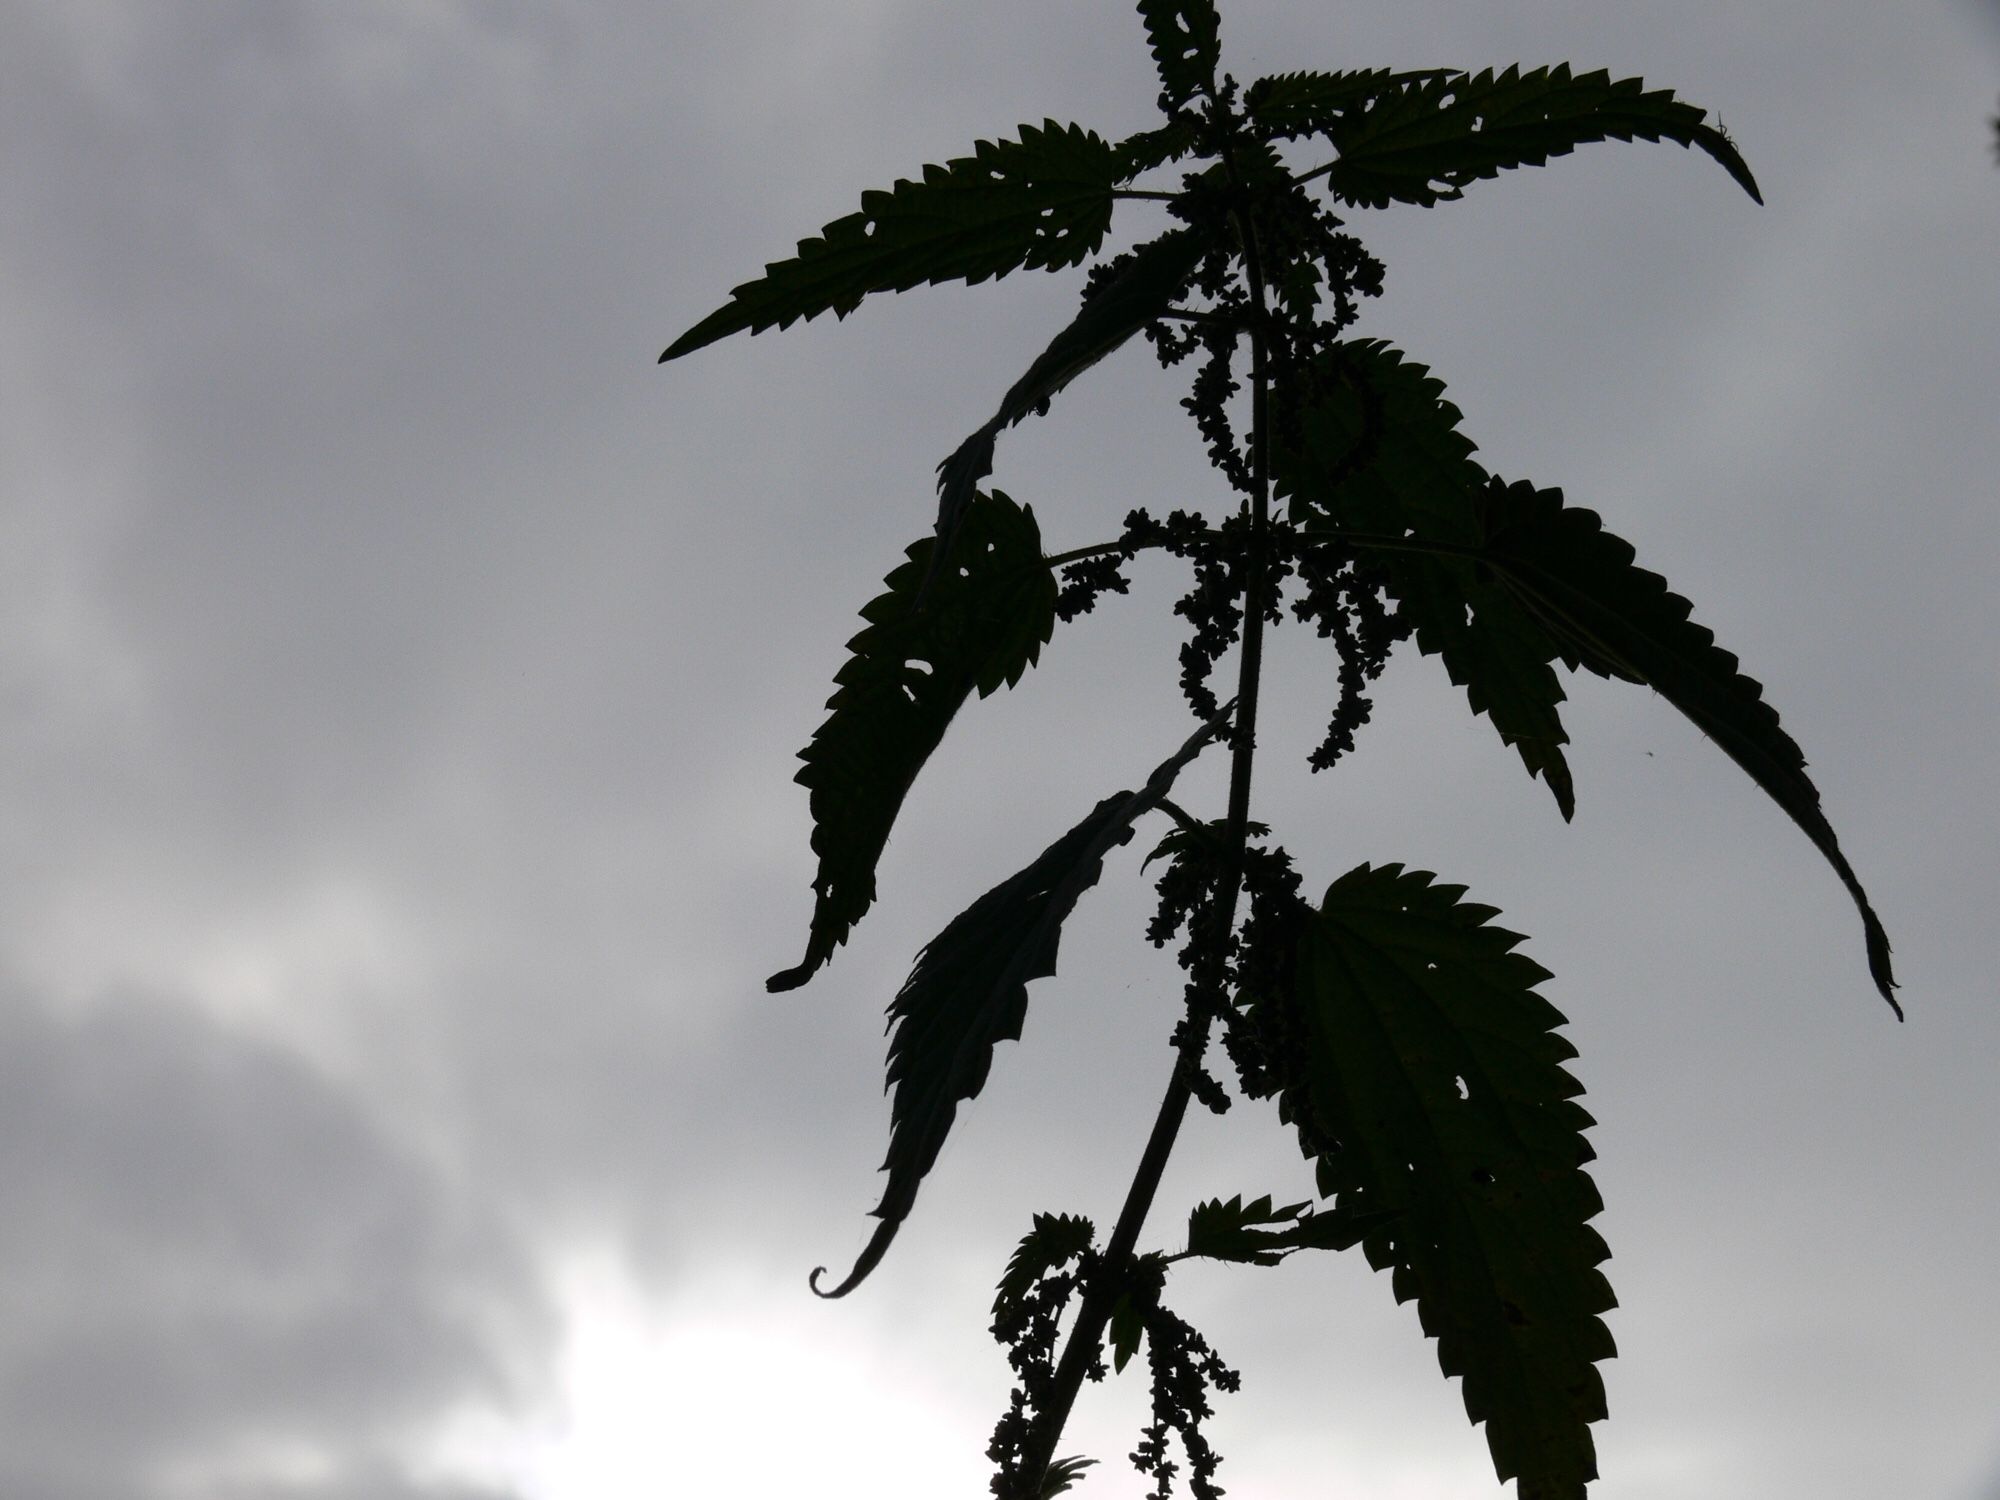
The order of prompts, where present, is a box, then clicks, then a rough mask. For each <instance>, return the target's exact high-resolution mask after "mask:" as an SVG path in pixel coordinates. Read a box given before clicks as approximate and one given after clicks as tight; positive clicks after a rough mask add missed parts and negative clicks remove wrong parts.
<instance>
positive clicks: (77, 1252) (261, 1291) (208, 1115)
mask: <svg viewBox="0 0 2000 1500" xmlns="http://www.w3.org/2000/svg"><path fill="white" fill-rule="evenodd" d="M0 1201H5V1203H6V1204H7V1213H6V1216H5V1218H4V1219H0V1300H4V1306H5V1314H4V1316H0V1455H4V1456H0V1488H4V1489H6V1491H7V1492H8V1493H10V1494H19V1495H36V1496H42V1495H57V1494H60V1495H76V1496H79V1497H81V1496H87V1495H101V1496H104V1497H106V1500H109V1497H112V1496H134V1497H138V1496H149V1495H154V1494H166V1493H168V1492H169V1489H170V1487H171V1486H172V1484H173V1483H174V1482H175V1476H176V1475H177V1474H178V1475H180V1476H182V1480H181V1482H185V1477H186V1476H187V1475H189V1474H195V1475H201V1474H204V1473H206V1474H208V1475H209V1476H210V1481H211V1482H212V1483H213V1484H214V1485H215V1486H216V1492H223V1491H224V1490H226V1487H227V1483H228V1482H230V1481H233V1480H235V1479H237V1478H243V1479H246V1480H247V1479H249V1478H252V1477H254V1476H255V1474H256V1471H257V1465H258V1463H259V1460H260V1458H264V1459H265V1460H266V1461H268V1456H269V1455H271V1454H278V1455H284V1454H287V1453H292V1454H296V1453H300V1452H303V1453H305V1454H307V1455H309V1456H310V1457H311V1459H312V1461H313V1462H314V1463H315V1464H316V1465H321V1466H324V1467H325V1468H326V1469H329V1470H330V1471H331V1472H332V1473H334V1474H336V1475H338V1474H341V1473H344V1472H345V1471H346V1470H347V1469H349V1468H350V1467H351V1466H353V1465H355V1464H357V1463H359V1464H361V1465H363V1466H364V1467H365V1466H367V1465H376V1466H378V1467H379V1466H381V1465H382V1463H383V1462H384V1459H385V1457H386V1456H388V1455H392V1454H393V1453H394V1452H395V1451H396V1450H397V1448H398V1446H399V1445H400V1444H404V1443H407V1442H409V1441H410V1440H411V1439H412V1438H413V1437H420V1436H421V1434H422V1433H423V1432H424V1431H425V1430H426V1428H428V1427H431V1426H433V1425H435V1424H437V1423H439V1422H441V1421H442V1420H443V1419H445V1418H446V1417H448V1416H450V1415H451V1414H452V1413H453V1412H454V1411H455V1410H458V1409H462V1408H469V1407H481V1408H491V1407H494V1406H499V1407H503V1408H504V1407H506V1406H508V1405H509V1404H510V1403H513V1402H516V1401H518V1400H521V1399H523V1398H525V1397H527V1396H529V1395H530V1394H531V1392H530V1391H529V1390H528V1389H526V1388H525V1387H524V1383H523V1369H522V1366H521V1365H520V1363H519V1360H520V1358H521V1357H522V1355H523V1354H524V1353H527V1352H529V1351H532V1350H533V1349H534V1348H536V1347H538V1335H539V1333H540V1332H541V1329H542V1319H543V1312H542V1307H541V1304H540V1302H539V1298H538V1293H537V1291H536V1289H535V1287H534V1284H533V1282H532V1280H531V1278H530V1277H529V1275H528V1267H527V1265H526V1263H525V1261H524V1260H523V1259H522V1257H521V1254H520V1251H519V1248H518V1247H517V1246H516V1245H515V1244H514V1243H513V1242H512V1241H511V1239H510V1238H509V1237H508V1236H507V1235H506V1234H505V1233H504V1232H503V1230H502V1229H501V1228H500V1226H499V1225H498V1224H497V1223H496V1222H495V1221H494V1220H492V1219H491V1218H489V1217H486V1216H484V1215H482V1214H481V1213H480V1212H479V1211H478V1209H477V1207H476V1206H475V1205H474V1204H473V1203H471V1202H469V1201H468V1200H467V1199H466V1198H465V1196H464V1195H463V1194H462V1193H460V1192H458V1191H455V1190H454V1189H453V1187H452V1186H451V1184H450V1182H449V1181H448V1180H447V1179H446V1178H444V1177H442V1176H441V1175H440V1174H438V1173H437V1172H436V1171H434V1170H432V1169H430V1168H428V1167H426V1166H425V1165H424V1164H423V1163H422V1162H421V1161H419V1160H418V1159H416V1158H415V1157H414V1156H412V1155H411V1154H410V1153H409V1152H408V1151H407V1150H406V1149H405V1148H403V1147H401V1146H399V1145H397V1144H396V1143H395V1142H394V1141H392V1140H391V1139H389V1138H387V1137H385V1136H384V1135H383V1134H382V1132H381V1131H380V1130H378V1129H377V1128H376V1127H374V1126H373V1125H372V1124H371V1123H370V1122H369V1121H368V1120H366V1119H365V1118H363V1117H362V1116H361V1115H359V1114H358V1113H357V1112H356V1110H355V1108H354V1106H353V1105H352V1104H351V1103H350V1102H349V1101H348V1100H347V1099H346V1098H344V1097H343V1095H342V1093H341V1092H340V1091H339V1090H338V1089H337V1088H335V1087H334V1086H332V1085H330V1084H329V1083H327V1082H326V1081H324V1080H323V1079H321V1078H320V1077H318V1076H317V1075H316V1074H315V1073H313V1072H312V1071H311V1070H310V1069H308V1068H307V1067H305V1066H304V1065H302V1064H301V1063H299V1062H298V1061H297V1060H295V1059H293V1058H290V1057H287V1056H285V1055H283V1054H281V1053H279V1052H277V1051H275V1050H273V1049H270V1048H268V1047H263V1046H260V1045H258V1044H257V1043H255V1042H253V1041H250V1040H248V1039H245V1038H243V1037H240V1036H234V1035H231V1034H229V1033H228V1032H226V1031H224V1030H222V1029H220V1028H218V1027H216V1026H215V1025H213V1024H212V1023H210V1022H207V1021H205V1020H203V1019H201V1018H200V1017H198V1016H196V1015H194V1014H192V1013H189V1012H186V1011H181V1010H177V1009H173V1008H169V1007H168V1006H166V1005H164V1004H162V1003H160V1002H158V1001H149V1002H140V1001H124V1002H113V1003H110V1004H107V1005H106V1006H104V1007H103V1008H101V1009H97V1010H94V1011H92V1012H91V1013H89V1014H87V1015H85V1016H82V1017H79V1018H76V1019H71V1020H58V1019H53V1018H51V1017H49V1016H47V1015H46V1014H44V1013H43V1012H41V1011H40V1010H39V1009H38V1008H37V1007H36V1006H35V1005H34V1004H33V1003H32V1001H30V1000H29V999H28V998H27V997H25V996H23V995H21V994H20V993H19V992H18V990H15V991H12V992H10V993H9V994H8V995H7V996H6V1003H5V1004H4V1005H0ZM232 1459H235V1460H237V1462H239V1463H243V1464H245V1465H247V1466H248V1468H249V1471H250V1472H249V1473H248V1474H243V1475H236V1474H232V1473H231V1472H230V1471H231V1468H232V1467H234V1465H233V1464H232V1462H231V1460H232ZM335 1492H336V1490H333V1489H330V1490H329V1491H328V1493H329V1494H331V1493H335ZM314 1493H317V1492H316V1491H315V1492H314ZM357 1493H358V1491H357Z"/></svg>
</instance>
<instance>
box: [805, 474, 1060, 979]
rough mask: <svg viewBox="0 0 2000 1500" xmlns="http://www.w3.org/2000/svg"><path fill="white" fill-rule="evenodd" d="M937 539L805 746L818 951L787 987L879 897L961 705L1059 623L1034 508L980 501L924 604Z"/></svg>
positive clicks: (854, 653)
mask: <svg viewBox="0 0 2000 1500" xmlns="http://www.w3.org/2000/svg"><path fill="white" fill-rule="evenodd" d="M934 546H935V541H934V539H932V538H929V537H926V538H924V539H923V540H922V541H919V542H916V543H914V544H912V545H911V547H910V548H909V550H908V553H907V554H906V557H907V560H906V561H905V562H904V563H903V564H902V565H901V566H900V567H898V568H897V569H896V570H895V571H894V572H892V573H890V575H889V577H888V580H887V582H888V588H887V590H886V592H884V593H881V594H878V595H877V596H876V597H875V598H874V599H872V600H871V601H869V603H868V605H867V606H866V607H865V608H864V609H863V610H862V611H861V617H862V618H863V619H864V620H866V621H867V622H868V625H867V628H866V629H864V630H863V631H862V632H861V633H860V634H859V635H857V636H855V637H854V639H853V640H851V641H849V642H848V643H847V644H848V651H849V652H850V655H849V657H848V659H847V661H846V663H845V664H844V665H843V666H842V667H841V668H840V670H839V672H837V673H836V674H835V675H834V684H835V686H834V693H833V696H832V697H831V698H829V699H827V704H826V706H827V708H828V709H829V710H831V712H830V713H829V714H828V715H827V718H826V722H825V723H823V724H821V725H820V727H819V730H818V732H817V733H816V734H814V735H813V738H812V743H810V744H809V745H807V746H806V748H805V749H804V750H802V751H800V752H799V759H801V760H802V761H804V762H805V764H804V766H803V767H802V768H801V769H800V770H799V773H798V777H797V780H798V781H799V782H800V783H801V784H802V785H803V786H805V787H806V788H807V789H808V790H809V791H810V792H811V794H812V799H811V800H812V819H813V834H812V847H813V852H814V853H815V854H816V855H818V857H819V868H818V873H817V874H816V875H815V877H814V879H813V893H814V900H813V916H812V929H811V932H810V934H809V936H808V939H807V943H806V953H805V957H804V958H803V959H801V960H800V961H799V963H798V964H797V965H796V966H794V967H792V968H790V969H786V970H784V971H782V972H780V973H778V974H774V975H772V976H771V978H770V980H769V982H768V983H769V987H770V988H771V989H773V990H789V989H796V988H797V987H798V986H800V985H802V984H804V983H805V982H806V981H807V980H808V979H810V978H811V977H812V976H813V974H814V973H815V972H816V971H817V970H818V969H819V968H820V966H821V965H822V964H824V963H825V962H826V961H827V960H828V959H829V958H831V957H832V956H833V951H834V949H835V948H837V947H838V946H839V945H840V944H841V943H843V942H845V941H846V940H847V934H848V932H849V930H850V929H851V928H852V927H853V926H854V924H855V923H856V922H858V921H860V920H861V917H862V914H863V913H865V912H866V911H867V910H868V908H869V907H870V906H871V905H873V904H874V901H875V866H876V862H877V861H878V860H879V859H880V858H881V855H882V848H883V845H884V844H886V843H887V842H888V838H889V830H890V828H891V827H893V826H894V824H895V821H896V814H897V812H898V811H900V810H901V808H902V805H903V798H904V796H905V794H907V793H908V791H909V789H910V785H911V783H912V782H914V781H915V780H916V777H917V773H918V772H919V771H920V770H922V769H923V765H924V762H925V761H926V760H928V759H929V758H930V755H931V752H932V751H933V750H935V749H936V748H937V747H938V745H939V743H940V742H941V741H942V740H943V739H944V732H945V729H946V727H947V726H949V725H950V723H951V720H952V717H953V716H954V715H955V714H956V713H957V712H958V709H959V705H961V704H962V703H964V702H965V700H966V698H967V696H968V695H970V694H971V693H972V692H973V691H975V690H977V692H978V693H979V695H980V696H981V697H982V698H983V697H985V696H987V695H988V694H990V693H992V692H994V691H995V690H997V689H998V688H999V687H1001V686H1002V685H1003V684H1004V685H1007V686H1010V687H1011V686H1012V685H1013V684H1014V683H1016V682H1018V681H1019V680H1020V678H1021V674H1022V673H1023V672H1025V671H1026V670H1027V669H1028V668H1029V667H1030V666H1032V665H1034V663H1035V661H1036V660H1037V659H1038V658H1039V656H1040V654H1041V648H1042V645H1043V643H1044V642H1046V641H1047V640H1048V639H1049V636H1050V633H1051V632H1052V631H1053V630H1054V629H1055V600H1056V584H1055V579H1054V578H1053V577H1052V576H1051V574H1050V573H1049V570H1048V568H1047V567H1046V566H1044V564H1043V561H1042V538H1041V532H1040V530H1039V529H1038V528H1037V527H1036V525H1035V517H1034V512H1033V511H1032V510H1029V509H1028V508H1027V507H1025V506H1019V505H1016V504H1015V503H1014V502H1013V501H1012V500H1010V499H1008V498H1007V496H1005V495H1004V494H1001V493H999V492H998V491H996V492H994V493H993V494H991V495H982V496H980V497H979V498H978V499H977V500H975V501H974V503H973V505H972V507H971V509H970V511H969V512H968V514H967V516H966V520H965V537H964V542H963V545H962V546H961V548H960V550H959V558H958V565H957V566H956V567H954V568H951V569H947V570H945V571H944V573H943V574H942V575H941V576H940V577H939V578H938V579H937V580H936V583H935V586H934V587H933V588H932V589H931V591H930V595H929V597H928V598H927V599H926V600H924V602H923V605H922V607H921V608H919V607H918V598H917V596H918V593H919V591H920V589H921V588H922V585H923V582H924V580H925V579H926V578H927V577H928V576H929V573H930V558H931V549H932V548H933V547H934Z"/></svg>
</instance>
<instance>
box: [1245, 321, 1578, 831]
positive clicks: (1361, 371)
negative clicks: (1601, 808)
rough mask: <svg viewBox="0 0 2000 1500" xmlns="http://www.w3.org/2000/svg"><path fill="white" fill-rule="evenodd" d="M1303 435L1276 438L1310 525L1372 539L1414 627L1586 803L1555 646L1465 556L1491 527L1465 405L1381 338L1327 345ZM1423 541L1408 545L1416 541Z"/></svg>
mask: <svg viewBox="0 0 2000 1500" xmlns="http://www.w3.org/2000/svg"><path fill="white" fill-rule="evenodd" d="M1307 388H1308V390H1309V391H1310V392H1311V396H1310V399H1309V402H1308V404H1307V406H1306V409H1305V412H1304V414H1303V419H1302V421H1301V422H1300V424H1299V436H1298V442H1297V446H1296V447H1292V446H1289V445H1286V444H1283V443H1280V444H1277V445H1275V447H1274V454H1275V458H1276V474H1277V483H1278V489H1279V493H1280V494H1284V495H1289V496H1290V498H1291V514H1292V519H1293V520H1294V521H1296V522H1298V523H1299V524H1301V525H1303V526H1305V527H1306V528H1307V529H1308V530H1309V531H1313V532H1323V531H1326V530H1329V529H1331V530H1334V531H1337V532H1348V533H1359V534H1361V535H1363V536H1367V537H1371V538H1373V539H1374V541H1373V545H1372V548H1371V560H1373V561H1375V562H1377V563H1378V564H1379V565H1380V566H1381V567H1382V568H1383V570H1384V571H1385V572H1386V573H1387V574H1388V578H1389V589H1390V592H1391V594H1392V595H1393V596H1394V597H1395V598H1396V600H1397V602H1398V605H1399V606H1400V609H1401V611H1402V613H1403V615H1404V617H1405V618H1407V619H1409V620H1410V622H1411V624H1412V626H1413V627H1414V630H1415V635H1416V641H1417V647H1418V649H1419V650H1421V651H1422V652H1424V653H1425V654H1426V655H1432V656H1436V657H1437V658H1438V659H1439V660H1440V661H1442V662H1443V664H1444V668H1445V670H1446V672H1448V673H1449V674H1450V676H1451V680H1452V681H1453V682H1454V683H1456V684H1458V685H1459V686H1460V687H1462V688H1464V689H1465V691H1466V697H1467V699H1468V700H1469V701H1470V703H1471V705H1472V710H1473V712H1474V713H1483V714H1485V715H1486V716H1487V717H1488V718H1489V719H1490V720H1491V721H1492V723H1493V727H1494V728H1495V729H1496V730H1498V731H1499V734H1500V738H1501V741H1502V742H1503V743H1505V744H1508V745H1511V746H1513V747H1514V749H1515V751H1516V752H1517V753H1518V754H1519V755H1520V757H1521V761H1522V763H1523V764H1524V765H1525V766H1526V767H1527V768H1528V773H1529V774H1530V775H1532V776H1539V777H1541V778H1542V779H1543V780H1544V781H1545V782H1546V783H1547V784H1548V788H1549V790H1550V791H1551V792H1552V793H1554V795H1555V799H1556V806H1557V807H1558V808H1559V809H1561V811H1562V815H1563V816H1564V817H1565V818H1568V817H1570V816H1571V815H1572V814H1573V813H1574V812H1575V810H1576V793H1575V790H1574V788H1573V786H1572V784H1571V780H1570V772H1569V763H1568V761H1567V760H1566V759H1565V758H1564V756H1563V750H1562V747H1563V745H1564V744H1566V743H1567V742H1568V738H1569V737H1568V735H1567V734H1566V733H1565V732H1564V730H1563V726H1562V719H1561V717H1560V716H1559V714H1558V713H1557V705H1558V704H1560V703H1561V702H1562V701H1563V690H1562V684H1561V683H1560V682H1559V681H1557V679H1556V674H1555V671H1554V669H1553V668H1552V667H1551V666H1550V662H1551V661H1552V659H1553V658H1554V656H1555V648H1554V646H1553V644H1552V643H1551V642H1550V641H1549V640H1548V638H1547V636H1546V635H1545V634H1544V633H1543V632H1542V631H1541V630H1540V629H1539V628H1538V627H1537V626H1536V624H1535V622H1534V621H1533V620H1532V619H1531V618H1529V617H1528V616H1527V615H1525V614H1524V613H1523V612H1522V610H1521V608H1520V606H1519V605H1518V604H1517V603H1516V602H1515V601H1514V599H1513V598H1512V597H1511V596H1510V595H1509V594H1508V593H1507V592H1506V591H1505V590H1502V589H1499V588H1497V587H1495V586H1494V585H1493V584H1492V583H1491V582H1489V581H1487V580H1485V579H1483V578H1482V577H1481V576H1480V574H1479V571H1478V570H1477V568H1475V567H1474V565H1473V563H1472V562H1471V561H1470V560H1469V559H1468V558H1467V557H1466V556H1464V555H1454V554H1453V553H1451V552H1450V551H1437V550H1428V549H1436V548H1439V547H1443V548H1447V549H1449V548H1459V549H1468V548H1471V547H1473V546H1475V545H1476V544H1477V542H1478V540H1479V536H1480V522H1479V511H1478V496H1479V494H1480V492H1481V490H1482V489H1483V488H1484V486H1485V484H1486V478H1487V476H1486V471H1485V470H1484V469H1482V468H1481V467H1480V466H1479V465H1478V464H1477V463H1475V462H1474V461H1473V458H1472V453H1473V445H1472V443H1471V442H1470V441H1469V440H1468V439H1467V438H1466V437H1465V436H1464V435H1463V434H1462V433H1460V432H1459V430H1458V422H1459V411H1458V408H1457V407H1456V406H1454V405H1452V404H1451V402H1450V401H1448V400H1446V399H1445V394H1444V385H1443V383H1442V382H1441V381H1438V380H1436V379H1434V378H1432V376H1431V373H1430V371H1429V369H1427V368H1426V367H1425V366H1423V365H1419V364H1413V363H1411V362H1409V361H1407V360H1405V359H1404V358H1403V356H1402V354H1401V353H1399V352H1398V351H1397V350H1395V349H1392V348H1390V347H1389V346H1388V345H1387V344H1384V343H1381V342H1379V341H1377V340H1372V339H1370V340H1354V341H1351V342H1347V343H1342V344H1337V345H1335V346H1334V347H1333V348H1332V349H1331V350H1329V351H1328V352H1327V353H1325V354H1323V355H1322V356H1320V358H1319V360H1318V361H1317V363H1316V364H1315V366H1314V368H1313V370H1312V372H1311V375H1310V379H1309V383H1308V387H1307ZM1412 541H1413V542H1415V543H1418V544H1419V545H1415V546H1403V545H1399V544H1400V543H1404V542H1412Z"/></svg>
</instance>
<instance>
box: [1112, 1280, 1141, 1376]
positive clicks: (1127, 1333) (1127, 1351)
mask: <svg viewBox="0 0 2000 1500" xmlns="http://www.w3.org/2000/svg"><path fill="white" fill-rule="evenodd" d="M1145 1333H1146V1314H1145V1312H1144V1310H1143V1309H1141V1308H1140V1306H1139V1304H1138V1302H1137V1301H1135V1300H1134V1299H1133V1296H1132V1294H1131V1293H1130V1292H1129V1291H1127V1292H1120V1293H1119V1294H1118V1300H1117V1301H1116V1302H1114V1303H1112V1304H1111V1315H1110V1317H1109V1318H1107V1319H1106V1320H1105V1334H1106V1336H1107V1337H1108V1338H1109V1339H1110V1340H1111V1373H1112V1374H1114V1375H1123V1374H1124V1373H1125V1367H1126V1366H1127V1365H1129V1364H1130V1363H1132V1356H1133V1355H1135V1354H1137V1353H1138V1352H1139V1340H1140V1339H1142V1338H1143V1337H1145Z"/></svg>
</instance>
